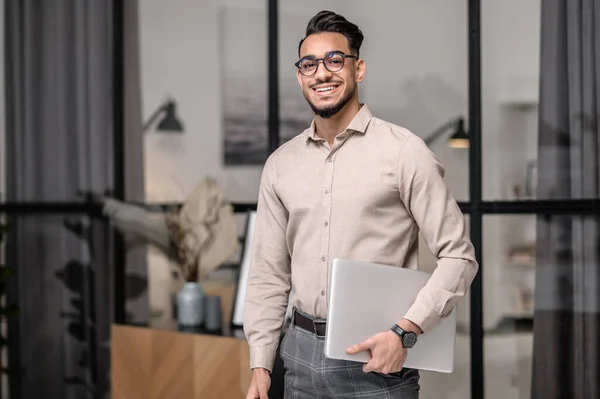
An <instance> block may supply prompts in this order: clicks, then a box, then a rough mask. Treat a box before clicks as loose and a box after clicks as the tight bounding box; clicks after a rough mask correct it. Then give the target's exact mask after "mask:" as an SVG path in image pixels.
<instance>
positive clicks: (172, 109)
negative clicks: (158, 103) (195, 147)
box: [156, 101, 183, 132]
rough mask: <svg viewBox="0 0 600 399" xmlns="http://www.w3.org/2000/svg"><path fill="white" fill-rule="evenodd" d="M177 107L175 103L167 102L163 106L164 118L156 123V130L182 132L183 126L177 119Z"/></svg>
mask: <svg viewBox="0 0 600 399" xmlns="http://www.w3.org/2000/svg"><path fill="white" fill-rule="evenodd" d="M176 109H177V106H176V104H175V102H173V101H169V102H168V103H167V104H166V105H165V116H164V117H163V118H162V120H161V121H160V122H159V123H158V126H157V127H156V129H157V130H159V131H161V132H183V125H182V124H181V122H180V121H179V119H177V112H176Z"/></svg>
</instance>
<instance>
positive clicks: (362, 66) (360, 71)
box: [355, 58, 367, 83]
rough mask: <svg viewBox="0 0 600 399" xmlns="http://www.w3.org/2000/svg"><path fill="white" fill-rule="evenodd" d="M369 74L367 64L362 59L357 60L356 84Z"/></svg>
mask: <svg viewBox="0 0 600 399" xmlns="http://www.w3.org/2000/svg"><path fill="white" fill-rule="evenodd" d="M366 73H367V63H366V62H365V60H363V59H362V58H360V59H358V60H356V75H355V76H356V83H360V82H362V81H363V79H364V78H365V74H366Z"/></svg>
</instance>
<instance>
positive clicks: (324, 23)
mask: <svg viewBox="0 0 600 399" xmlns="http://www.w3.org/2000/svg"><path fill="white" fill-rule="evenodd" d="M322 32H335V33H341V34H342V35H344V36H345V37H346V39H347V40H348V47H350V50H351V51H352V52H354V53H355V55H356V56H357V57H358V56H359V53H360V46H361V45H362V42H363V39H364V36H363V33H362V32H361V30H360V29H359V28H358V26H356V25H355V24H353V23H352V22H350V21H348V20H347V19H346V18H344V17H343V16H341V15H339V14H336V13H334V12H332V11H321V12H319V13H318V14H317V15H315V16H314V17H312V19H311V20H310V21H309V22H308V25H307V26H306V34H305V36H304V38H303V39H302V40H300V44H299V45H298V56H300V47H302V43H304V40H305V39H306V38H307V37H308V36H310V35H312V34H315V33H322Z"/></svg>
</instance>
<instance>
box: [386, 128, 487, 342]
mask: <svg viewBox="0 0 600 399" xmlns="http://www.w3.org/2000/svg"><path fill="white" fill-rule="evenodd" d="M398 165H399V170H398V191H399V193H400V198H401V200H402V201H403V203H404V205H405V207H406V209H407V211H408V212H409V214H410V215H411V217H412V218H413V219H414V221H415V222H416V224H417V225H418V227H419V229H420V231H421V233H422V235H423V238H424V239H425V241H426V242H427V245H428V246H429V249H430V250H431V252H432V253H433V254H434V255H435V256H436V258H437V267H436V268H435V270H434V272H433V274H432V275H431V277H430V279H429V281H428V282H427V284H426V285H425V286H424V287H423V288H422V289H421V290H420V292H419V294H418V295H417V297H416V299H415V301H414V303H413V304H412V306H411V307H410V308H409V310H408V312H407V313H406V315H405V316H404V318H406V319H408V320H410V321H412V322H413V323H415V324H416V325H418V326H419V327H420V328H421V330H423V332H427V331H429V330H431V329H432V328H433V327H434V326H436V325H437V323H438V322H439V321H440V320H441V319H442V318H443V317H446V316H447V315H449V314H450V312H452V310H453V309H454V306H455V305H456V303H457V302H458V300H459V299H460V298H462V297H463V296H464V295H465V293H466V292H467V290H468V288H469V286H470V285H471V283H472V282H473V279H474V278H475V275H476V273H477V270H478V268H479V265H478V263H477V261H476V259H475V251H474V248H473V244H472V243H471V241H470V238H469V237H468V233H467V228H466V223H465V219H464V216H463V214H462V212H461V211H460V208H459V207H458V204H457V203H456V201H455V199H454V198H453V196H452V194H451V193H450V191H449V190H448V188H447V186H446V183H445V182H444V168H443V167H442V165H441V164H440V163H439V162H438V160H437V159H436V158H435V156H434V154H433V153H432V152H431V151H430V150H429V148H428V147H427V145H426V144H425V143H424V142H423V140H421V139H420V138H419V137H417V136H415V135H411V136H409V138H408V139H407V141H406V143H405V144H404V146H403V147H402V149H401V151H400V154H399V159H398Z"/></svg>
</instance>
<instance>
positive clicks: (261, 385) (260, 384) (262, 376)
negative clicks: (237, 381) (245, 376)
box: [246, 368, 271, 399]
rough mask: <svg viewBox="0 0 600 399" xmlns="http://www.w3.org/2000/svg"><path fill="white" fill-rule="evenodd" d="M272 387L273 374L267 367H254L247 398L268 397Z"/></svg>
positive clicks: (262, 398) (261, 398)
mask: <svg viewBox="0 0 600 399" xmlns="http://www.w3.org/2000/svg"><path fill="white" fill-rule="evenodd" d="M270 387H271V374H269V371H268V370H267V369H260V368H257V369H252V380H251V381H250V388H248V394H247V395H246V399H268V396H267V394H268V393H269V388H270Z"/></svg>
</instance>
